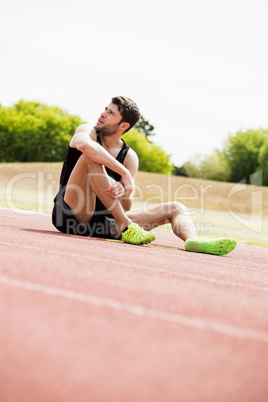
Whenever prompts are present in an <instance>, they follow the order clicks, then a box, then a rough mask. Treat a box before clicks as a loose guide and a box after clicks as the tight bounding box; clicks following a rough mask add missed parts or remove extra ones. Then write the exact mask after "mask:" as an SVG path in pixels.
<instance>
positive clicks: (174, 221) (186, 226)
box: [127, 202, 197, 241]
mask: <svg viewBox="0 0 268 402" xmlns="http://www.w3.org/2000/svg"><path fill="white" fill-rule="evenodd" d="M127 216H128V217H129V218H130V219H131V220H132V221H133V222H135V223H137V224H138V225H140V226H142V227H143V228H144V229H145V230H152V229H154V228H156V227H158V226H161V225H165V224H167V223H171V226H172V229H173V232H174V233H175V235H177V236H178V237H180V238H181V239H182V240H184V241H185V240H187V239H189V238H193V237H196V236H197V234H196V231H195V227H194V224H193V221H192V219H191V217H190V213H189V211H188V209H187V208H186V207H185V206H184V205H183V204H181V203H179V202H166V203H163V204H157V205H152V206H150V207H148V208H145V209H143V208H141V209H133V210H132V211H129V212H127Z"/></svg>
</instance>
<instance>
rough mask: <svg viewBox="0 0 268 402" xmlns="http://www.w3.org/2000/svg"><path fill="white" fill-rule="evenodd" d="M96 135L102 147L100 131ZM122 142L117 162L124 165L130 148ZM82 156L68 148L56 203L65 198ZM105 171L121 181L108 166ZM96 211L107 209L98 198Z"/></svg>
mask: <svg viewBox="0 0 268 402" xmlns="http://www.w3.org/2000/svg"><path fill="white" fill-rule="evenodd" d="M96 135H97V142H98V143H99V144H100V145H102V143H101V139H100V136H99V133H98V131H96ZM122 141H123V146H122V148H121V150H120V152H119V153H118V155H117V157H116V160H117V161H118V162H120V163H122V164H123V162H124V160H125V157H126V155H127V153H128V150H129V146H128V145H127V144H126V143H125V141H124V140H122ZM81 155H82V152H81V151H79V150H78V149H76V148H71V147H70V146H69V147H68V150H67V154H66V156H65V159H64V163H63V167H62V171H61V175H60V187H59V192H58V194H57V195H56V197H55V199H54V202H56V201H57V200H58V199H59V198H63V197H64V194H65V189H66V185H67V183H68V180H69V177H70V175H71V173H72V170H73V168H74V167H75V165H76V162H77V161H78V159H79V158H80V156H81ZM105 169H106V172H107V174H108V176H110V177H112V178H113V179H114V180H115V181H120V180H121V176H120V174H118V173H116V172H114V171H113V170H111V169H109V168H108V167H106V166H105ZM96 209H98V210H100V209H105V207H104V205H103V204H102V203H101V201H100V200H99V199H98V198H97V200H96Z"/></svg>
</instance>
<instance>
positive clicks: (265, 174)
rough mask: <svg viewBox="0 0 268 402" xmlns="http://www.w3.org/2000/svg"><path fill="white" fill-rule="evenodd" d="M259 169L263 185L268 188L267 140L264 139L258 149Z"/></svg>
mask: <svg viewBox="0 0 268 402" xmlns="http://www.w3.org/2000/svg"><path fill="white" fill-rule="evenodd" d="M259 169H260V170H262V183H263V185H264V186H268V138H266V140H265V141H264V143H263V144H262V147H261V149H260V153H259Z"/></svg>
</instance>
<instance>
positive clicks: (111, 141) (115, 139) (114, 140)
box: [99, 133, 122, 149]
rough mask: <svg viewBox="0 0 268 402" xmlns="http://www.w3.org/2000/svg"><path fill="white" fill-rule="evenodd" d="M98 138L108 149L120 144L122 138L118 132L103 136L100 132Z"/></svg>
mask: <svg viewBox="0 0 268 402" xmlns="http://www.w3.org/2000/svg"><path fill="white" fill-rule="evenodd" d="M99 136H100V140H101V143H102V145H103V146H104V147H105V148H107V149H109V148H115V147H117V146H121V144H122V140H121V135H119V134H113V135H111V136H104V135H102V134H101V133H99Z"/></svg>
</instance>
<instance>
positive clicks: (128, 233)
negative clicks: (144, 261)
mask: <svg viewBox="0 0 268 402" xmlns="http://www.w3.org/2000/svg"><path fill="white" fill-rule="evenodd" d="M155 238H156V235H155V234H154V232H147V230H144V229H143V228H142V227H140V226H139V225H137V224H136V223H131V224H130V225H128V228H127V230H125V231H124V232H123V233H122V240H123V242H125V243H129V244H136V245H138V244H147V243H151V242H152V241H153V240H155Z"/></svg>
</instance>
